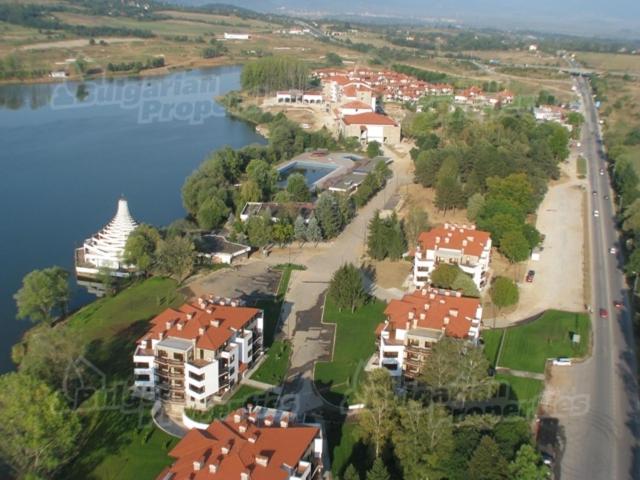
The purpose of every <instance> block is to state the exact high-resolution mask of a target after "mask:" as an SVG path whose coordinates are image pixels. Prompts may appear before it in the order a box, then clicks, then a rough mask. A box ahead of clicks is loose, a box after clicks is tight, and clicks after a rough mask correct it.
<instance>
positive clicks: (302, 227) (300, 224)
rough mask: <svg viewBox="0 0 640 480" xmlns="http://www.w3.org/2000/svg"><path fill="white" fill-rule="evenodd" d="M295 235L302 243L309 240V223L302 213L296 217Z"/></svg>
mask: <svg viewBox="0 0 640 480" xmlns="http://www.w3.org/2000/svg"><path fill="white" fill-rule="evenodd" d="M293 236H294V238H295V239H296V240H297V241H298V242H299V243H300V245H302V244H303V243H304V242H305V241H306V240H307V224H306V223H305V221H304V218H302V216H301V215H298V216H297V217H296V221H295V223H294V224H293Z"/></svg>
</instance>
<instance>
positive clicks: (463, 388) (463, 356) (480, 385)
mask: <svg viewBox="0 0 640 480" xmlns="http://www.w3.org/2000/svg"><path fill="white" fill-rule="evenodd" d="M488 371H489V362H488V360H487V359H486V358H485V356H484V353H483V352H482V349H481V348H480V347H476V346H473V345H470V344H467V343H466V342H464V341H461V340H458V339H455V338H452V337H444V338H443V339H441V340H440V341H439V342H438V343H436V344H435V345H434V347H433V349H432V353H431V356H430V357H429V361H428V362H426V364H425V366H424V368H423V369H422V372H421V373H420V381H421V382H423V383H426V384H427V385H429V386H430V387H431V388H433V389H436V390H440V391H446V392H448V396H449V398H450V399H451V400H457V401H459V402H466V401H467V400H481V399H487V398H489V397H490V396H491V395H492V394H493V391H494V388H495V382H494V380H493V379H492V378H491V377H489V375H488Z"/></svg>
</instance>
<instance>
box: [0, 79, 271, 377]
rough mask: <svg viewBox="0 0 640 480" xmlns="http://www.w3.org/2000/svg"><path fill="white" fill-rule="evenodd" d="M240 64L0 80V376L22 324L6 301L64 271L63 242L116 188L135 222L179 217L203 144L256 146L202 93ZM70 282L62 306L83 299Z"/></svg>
mask: <svg viewBox="0 0 640 480" xmlns="http://www.w3.org/2000/svg"><path fill="white" fill-rule="evenodd" d="M240 71H241V67H221V68H215V69H207V70H196V71H191V72H181V73H175V74H171V75H168V76H164V77H151V78H140V79H115V80H104V81H102V80H101V81H96V82H86V83H85V84H83V85H79V84H77V83H71V82H67V83H65V84H57V85H53V84H51V85H19V86H0V172H1V173H0V205H2V208H1V210H0V215H1V218H0V265H1V266H2V274H1V275H0V321H1V322H2V335H1V336H0V372H5V371H8V370H11V369H12V368H13V364H12V362H11V358H10V352H11V346H12V345H13V344H14V343H16V342H17V341H18V340H19V339H20V337H21V335H22V333H23V332H24V331H25V330H26V329H27V328H29V326H30V323H29V322H28V321H18V320H16V319H15V316H16V310H15V304H14V301H13V294H14V293H15V292H16V291H17V290H18V288H19V287H20V282H21V280H22V277H23V276H24V275H25V274H26V273H28V272H30V271H31V270H33V269H36V268H44V267H48V266H52V265H60V266H62V267H64V268H67V269H69V270H70V271H72V267H73V251H74V248H76V247H78V246H80V245H81V243H82V241H83V240H84V239H85V238H86V237H88V236H90V235H91V234H92V233H94V232H96V231H97V230H99V229H100V228H101V227H102V226H103V225H105V224H106V223H107V222H108V221H109V220H110V219H111V217H112V216H113V215H114V214H115V209H116V203H117V200H118V198H119V197H120V195H124V196H125V197H126V198H127V199H128V200H129V208H130V210H131V214H132V215H133V216H134V218H135V219H136V220H137V221H139V222H145V223H151V224H154V225H158V226H160V225H167V224H169V223H171V222H172V221H173V220H175V219H177V218H180V217H182V216H184V214H185V212H184V209H183V207H182V203H181V198H180V188H181V187H182V184H183V182H184V180H185V178H186V177H187V176H188V175H189V174H190V173H191V172H192V171H193V170H194V169H195V168H196V167H197V166H198V165H199V164H200V162H201V161H202V160H203V159H204V158H205V157H206V155H207V154H208V153H209V152H211V151H213V150H216V149H218V148H220V147H223V146H225V145H231V146H232V147H241V146H244V145H247V144H250V143H264V139H263V138H262V137H260V136H259V135H258V134H257V133H255V131H254V130H253V128H252V127H250V126H249V125H247V124H246V123H243V122H240V121H236V120H233V119H231V118H230V117H227V116H225V114H224V110H223V109H222V107H221V106H220V105H218V104H217V103H216V102H214V101H213V98H214V97H215V96H217V95H221V94H224V93H226V92H228V91H230V90H233V89H237V88H238V87H239V80H240ZM73 287H74V297H73V302H72V307H73V308H77V307H79V306H81V305H83V304H85V303H87V302H90V301H91V300H92V299H93V297H91V296H90V295H89V294H88V293H87V292H86V291H84V290H83V289H81V288H78V287H77V286H76V285H75V283H74V285H73Z"/></svg>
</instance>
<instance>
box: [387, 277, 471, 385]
mask: <svg viewBox="0 0 640 480" xmlns="http://www.w3.org/2000/svg"><path fill="white" fill-rule="evenodd" d="M384 313H385V315H386V320H385V321H384V323H381V324H380V325H378V328H377V329H376V339H377V343H378V366H379V367H380V368H386V369H388V370H389V372H390V374H391V376H393V377H404V378H405V379H408V380H412V379H415V378H416V377H417V376H418V374H419V373H420V371H421V369H422V367H423V366H424V365H425V363H426V362H427V361H428V358H429V355H430V354H431V349H432V348H433V346H434V344H435V343H437V342H438V341H440V339H442V338H443V337H445V336H447V337H453V338H458V339H461V340H467V341H469V342H472V343H474V344H475V343H477V341H478V338H479V336H480V321H481V319H482V304H481V303H480V299H478V298H468V297H463V296H462V294H461V293H460V292H451V291H448V290H437V289H432V288H423V289H420V290H416V291H415V292H413V293H411V294H407V295H405V296H404V297H403V298H402V300H392V301H391V302H389V304H388V305H387V308H386V309H385V311H384Z"/></svg>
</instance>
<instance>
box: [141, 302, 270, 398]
mask: <svg viewBox="0 0 640 480" xmlns="http://www.w3.org/2000/svg"><path fill="white" fill-rule="evenodd" d="M239 303H240V302H238V301H234V300H228V299H214V298H213V297H210V298H207V299H205V298H203V297H201V298H199V299H198V300H197V302H196V304H194V305H192V304H184V305H182V306H181V307H180V308H178V309H173V308H168V309H166V310H165V311H164V312H162V313H160V314H159V315H158V316H156V317H155V318H154V319H152V320H151V322H150V323H151V328H150V329H149V330H148V331H147V333H145V334H144V335H143V336H142V337H141V338H140V339H139V340H138V342H137V348H136V351H135V353H134V356H133V362H134V388H135V391H136V393H137V394H138V395H139V396H143V397H146V398H151V399H156V400H160V401H161V402H162V403H163V404H164V406H165V407H169V408H171V409H178V410H179V409H182V408H184V407H189V408H195V409H198V410H206V409H208V408H210V407H211V406H212V405H213V404H214V402H215V401H216V400H219V399H220V397H221V396H222V395H223V394H224V393H225V392H227V391H228V390H230V389H231V388H232V387H233V386H234V385H235V384H237V383H238V381H239V380H240V379H241V378H242V376H243V375H244V372H245V371H246V370H247V369H248V368H249V367H251V366H252V365H253V364H254V363H255V362H256V360H257V359H258V358H259V357H260V356H261V355H262V352H263V350H262V342H263V330H264V314H263V311H262V310H259V309H257V308H248V307H243V306H240V304H239Z"/></svg>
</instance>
